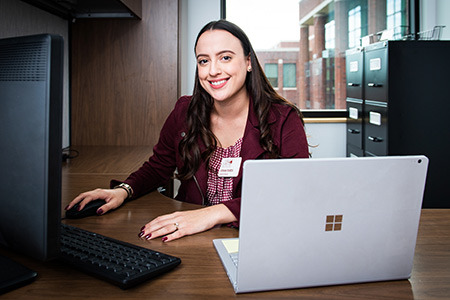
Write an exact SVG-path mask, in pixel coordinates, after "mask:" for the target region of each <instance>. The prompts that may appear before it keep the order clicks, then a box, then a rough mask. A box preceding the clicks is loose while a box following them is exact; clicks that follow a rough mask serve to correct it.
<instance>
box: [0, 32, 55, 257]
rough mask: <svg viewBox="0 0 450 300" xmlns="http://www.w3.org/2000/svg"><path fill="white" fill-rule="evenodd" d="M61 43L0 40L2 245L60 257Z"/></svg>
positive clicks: (51, 37)
mask: <svg viewBox="0 0 450 300" xmlns="http://www.w3.org/2000/svg"><path fill="white" fill-rule="evenodd" d="M63 48H64V45H63V39H62V38H61V37H60V36H54V35H48V34H42V35H34V36H26V37H15V38H7V39H0V147H1V148H0V245H2V247H3V246H4V247H7V248H9V249H12V250H13V251H15V252H20V253H23V254H26V255H28V256H30V257H33V258H37V259H39V260H43V261H44V260H49V259H52V258H55V257H57V256H58V254H59V241H60V220H61V163H62V158H61V157H62V156H61V150H62V95H63V53H64V52H63Z"/></svg>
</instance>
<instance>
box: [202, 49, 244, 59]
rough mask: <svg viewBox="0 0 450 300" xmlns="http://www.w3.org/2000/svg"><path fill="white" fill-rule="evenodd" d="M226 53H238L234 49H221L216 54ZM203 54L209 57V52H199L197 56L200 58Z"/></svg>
mask: <svg viewBox="0 0 450 300" xmlns="http://www.w3.org/2000/svg"><path fill="white" fill-rule="evenodd" d="M224 53H232V54H236V53H235V52H234V51H233V50H222V51H219V52H218V53H216V54H215V55H221V54H224ZM201 56H206V57H209V55H208V54H202V53H200V54H197V58H199V57H201Z"/></svg>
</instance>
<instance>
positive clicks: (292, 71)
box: [283, 64, 297, 87]
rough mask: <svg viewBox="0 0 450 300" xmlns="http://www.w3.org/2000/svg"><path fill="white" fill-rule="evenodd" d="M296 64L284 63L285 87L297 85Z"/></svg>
mask: <svg viewBox="0 0 450 300" xmlns="http://www.w3.org/2000/svg"><path fill="white" fill-rule="evenodd" d="M296 68H297V65H296V64H284V65H283V87H296V86H297V84H296V78H297V77H296V75H297V74H296V73H297V72H296Z"/></svg>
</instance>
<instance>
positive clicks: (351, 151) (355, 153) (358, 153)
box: [347, 144, 364, 157]
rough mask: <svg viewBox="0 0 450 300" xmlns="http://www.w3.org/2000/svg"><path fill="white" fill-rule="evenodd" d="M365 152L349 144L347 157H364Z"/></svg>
mask: <svg viewBox="0 0 450 300" xmlns="http://www.w3.org/2000/svg"><path fill="white" fill-rule="evenodd" d="M363 156H364V151H363V149H361V148H358V147H356V146H353V145H351V144H347V157H363Z"/></svg>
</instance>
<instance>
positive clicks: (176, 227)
mask: <svg viewBox="0 0 450 300" xmlns="http://www.w3.org/2000/svg"><path fill="white" fill-rule="evenodd" d="M173 226H175V231H177V230H178V226H179V224H178V222H176V223H173Z"/></svg>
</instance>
